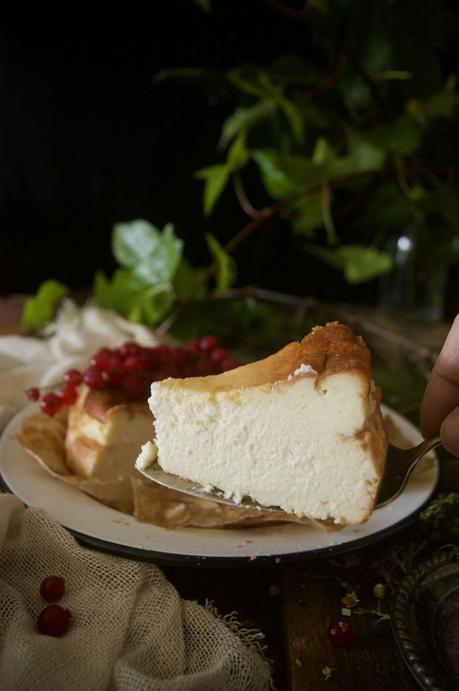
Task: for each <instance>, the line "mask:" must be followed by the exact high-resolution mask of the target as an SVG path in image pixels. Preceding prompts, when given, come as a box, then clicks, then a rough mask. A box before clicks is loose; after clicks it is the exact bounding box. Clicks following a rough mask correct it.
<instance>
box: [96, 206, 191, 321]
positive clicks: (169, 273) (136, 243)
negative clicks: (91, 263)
mask: <svg viewBox="0 0 459 691" xmlns="http://www.w3.org/2000/svg"><path fill="white" fill-rule="evenodd" d="M112 249H113V254H114V256H115V258H116V259H117V261H118V262H119V264H121V267H122V268H120V269H117V270H116V271H115V272H114V274H113V276H112V277H111V279H108V278H107V277H106V276H105V275H104V274H103V273H102V272H100V271H99V272H97V274H96V276H95V279H94V287H93V294H94V299H95V302H96V304H97V305H99V306H100V307H104V308H106V309H113V310H115V311H117V312H119V313H120V314H122V315H123V316H124V317H126V318H127V319H129V320H131V321H135V322H142V323H144V324H148V325H149V326H155V325H156V324H158V323H159V322H161V320H162V319H164V317H165V316H166V315H167V314H168V313H169V312H170V310H171V308H172V306H173V304H174V302H175V300H176V297H177V293H176V288H175V284H174V281H175V280H176V276H177V273H178V269H179V266H180V265H181V264H180V262H181V259H182V253H183V242H182V240H180V239H179V238H177V237H176V235H175V232H174V227H173V225H172V224H171V223H168V224H167V225H166V226H164V228H163V230H162V231H160V230H158V228H156V227H155V226H153V225H152V224H151V223H149V222H148V221H144V220H141V219H140V220H135V221H130V222H129V223H117V224H116V225H115V226H114V228H113V234H112ZM182 266H183V262H182ZM180 273H181V275H180V278H179V280H178V282H177V283H178V285H179V288H180V290H181V291H182V292H183V291H184V290H185V287H184V286H185V285H188V286H189V285H190V281H191V280H192V279H191V278H190V276H189V275H188V276H186V277H184V269H183V268H182V269H181V272H180Z"/></svg>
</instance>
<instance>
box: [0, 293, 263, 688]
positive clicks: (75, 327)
mask: <svg viewBox="0 0 459 691" xmlns="http://www.w3.org/2000/svg"><path fill="white" fill-rule="evenodd" d="M133 338H135V339H136V340H138V341H139V342H141V343H145V344H152V343H154V337H153V336H152V335H151V334H150V332H148V331H147V330H146V329H144V328H143V327H141V326H135V325H132V324H129V323H127V322H125V321H124V320H122V319H120V318H118V317H116V316H115V315H113V314H112V313H109V312H102V311H101V310H96V309H92V308H86V309H84V310H79V309H77V308H75V307H74V306H72V305H70V304H69V305H67V306H66V308H65V309H64V311H63V312H62V313H61V315H60V318H59V320H58V321H57V323H56V325H55V326H54V331H53V333H51V334H50V336H49V338H48V339H46V340H38V339H33V338H23V337H16V336H5V337H2V338H0V425H3V424H5V422H6V421H7V420H8V419H9V417H10V416H11V415H12V414H13V413H14V412H16V411H17V410H18V409H19V408H20V407H22V406H23V405H24V403H25V398H24V393H23V392H24V389H25V388H27V387H29V386H32V385H42V386H43V385H45V384H50V383H53V382H55V381H58V380H59V379H60V378H61V376H62V374H63V372H65V370H67V369H69V368H70V367H84V366H85V363H86V362H87V358H88V357H89V356H90V355H91V354H92V353H93V352H94V351H95V350H96V349H97V348H98V347H100V346H102V345H108V346H117V345H120V344H121V343H123V342H124V341H126V340H130V339H133ZM53 574H56V575H61V576H63V577H64V578H65V580H66V593H65V595H64V599H63V601H62V605H63V606H65V607H67V608H68V609H69V610H70V611H71V613H72V617H73V618H72V622H71V627H70V629H69V631H68V633H67V634H66V635H64V636H63V637H62V638H54V637H51V636H45V635H41V634H39V633H38V632H37V629H36V621H37V616H38V613H39V612H40V610H41V609H42V607H43V606H44V604H45V603H43V601H42V600H41V598H40V595H39V587H40V583H41V581H42V580H43V578H45V577H46V576H49V575H53ZM203 596H205V594H204V593H203ZM249 638H250V637H249ZM256 638H257V636H255V639H256ZM255 648H256V646H255V647H252V646H251V645H250V644H249V643H248V641H244V642H243V641H242V640H241V638H240V637H239V636H238V635H237V634H236V633H234V632H233V631H232V630H230V629H229V628H228V627H227V626H226V625H225V623H224V622H223V621H222V620H220V619H218V618H217V617H216V616H214V614H212V613H211V612H209V611H208V610H207V609H206V608H204V607H202V606H200V605H198V604H197V603H195V602H189V601H185V600H182V599H181V598H180V597H179V595H178V593H177V592H176V590H175V589H174V588H173V586H172V585H171V584H170V583H169V582H168V581H167V580H166V579H165V577H164V576H163V574H162V572H161V571H160V569H159V568H157V567H156V566H154V565H150V564H148V565H147V564H144V563H138V562H135V561H132V560H127V559H122V558H117V557H113V556H109V555H106V554H99V553H98V552H95V551H92V550H87V549H85V548H83V547H81V546H80V545H79V544H78V543H77V542H76V541H75V540H74V538H72V537H71V536H70V535H69V534H68V533H67V531H66V530H64V529H63V528H62V527H61V526H59V525H58V524H57V523H56V522H55V521H54V520H53V519H51V518H50V517H49V516H48V515H47V514H46V512H44V511H42V510H38V509H34V508H25V507H24V506H23V505H22V503H21V502H20V501H19V500H18V499H16V498H15V497H13V496H9V495H6V494H4V495H1V494H0V689H1V690H2V691H54V690H55V691H73V690H75V691H76V690H78V691H80V690H83V691H93V690H96V689H97V690H99V689H100V690H102V689H119V690H123V691H124V690H125V691H128V690H129V691H147V690H148V691H150V690H161V691H163V690H164V691H166V690H167V691H169V690H170V691H172V690H174V691H175V690H176V689H177V690H178V689H180V690H183V691H185V690H186V691H188V690H190V691H191V690H193V691H195V690H196V691H207V690H209V691H220V690H222V691H223V690H225V691H226V690H228V691H230V690H234V691H239V690H242V689H244V690H245V689H247V690H248V691H251V690H252V689H253V690H254V691H255V689H257V690H258V689H267V688H269V687H270V669H269V664H268V663H267V662H266V661H265V660H264V659H263V657H262V656H261V655H260V654H259V653H258V652H257V650H256V649H255Z"/></svg>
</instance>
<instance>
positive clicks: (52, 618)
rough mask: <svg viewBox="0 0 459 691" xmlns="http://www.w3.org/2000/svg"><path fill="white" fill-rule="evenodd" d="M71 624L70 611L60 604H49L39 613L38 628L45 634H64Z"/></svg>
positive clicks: (57, 635)
mask: <svg viewBox="0 0 459 691" xmlns="http://www.w3.org/2000/svg"><path fill="white" fill-rule="evenodd" d="M69 626H70V612H69V611H68V609H64V608H63V607H61V606H60V605H48V606H47V607H45V608H44V609H42V611H41V612H40V614H39V615H38V621H37V628H38V630H39V632H40V633H43V634H45V636H56V637H59V636H63V635H64V633H67V631H68V630H69Z"/></svg>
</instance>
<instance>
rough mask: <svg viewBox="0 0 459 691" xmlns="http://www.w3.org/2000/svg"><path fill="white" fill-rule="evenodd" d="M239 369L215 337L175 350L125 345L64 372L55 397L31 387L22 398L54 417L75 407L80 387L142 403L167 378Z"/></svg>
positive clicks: (235, 361) (52, 393) (202, 339)
mask: <svg viewBox="0 0 459 691" xmlns="http://www.w3.org/2000/svg"><path fill="white" fill-rule="evenodd" d="M239 365H240V363H239V362H238V361H237V360H236V359H235V358H233V357H231V355H230V354H229V353H228V351H226V350H225V349H224V348H222V347H221V346H220V342H219V340H218V338H217V337H216V336H204V338H201V339H199V340H197V339H194V340H192V341H190V342H189V343H186V344H185V345H183V346H179V347H177V348H171V347H169V346H167V345H159V346H156V347H154V348H148V347H146V346H141V345H139V344H138V343H131V342H129V343H124V344H123V345H122V346H120V347H119V348H113V349H110V348H101V349H100V350H98V351H97V353H95V354H94V355H93V356H92V358H91V360H90V362H89V367H88V368H87V369H86V370H85V371H84V372H80V371H79V370H76V369H71V370H68V372H66V373H65V374H64V381H63V384H62V387H61V388H60V390H59V391H58V392H57V393H56V392H53V391H50V392H48V393H45V394H43V395H41V393H40V390H39V389H38V388H36V387H33V388H31V389H28V390H27V391H26V395H27V397H28V398H29V400H31V401H40V407H41V410H42V411H43V412H44V413H46V414H47V415H56V414H57V413H58V412H59V411H60V410H61V408H62V407H63V406H66V405H72V404H73V403H75V401H76V398H77V395H78V394H77V389H78V386H79V385H80V384H81V383H84V384H86V385H87V386H88V387H89V388H90V389H102V388H112V389H116V390H118V391H119V392H120V393H121V394H122V395H123V396H124V397H125V398H129V399H142V398H143V399H145V398H147V397H148V394H149V390H150V384H151V383H152V382H153V381H160V380H161V379H167V378H168V377H205V376H207V375H209V374H219V373H220V372H226V371H227V370H230V369H234V368H235V367H238V366H239Z"/></svg>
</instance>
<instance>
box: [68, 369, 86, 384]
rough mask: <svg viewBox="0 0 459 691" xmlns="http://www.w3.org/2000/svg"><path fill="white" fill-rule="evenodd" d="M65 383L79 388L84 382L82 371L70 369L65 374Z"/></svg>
mask: <svg viewBox="0 0 459 691" xmlns="http://www.w3.org/2000/svg"><path fill="white" fill-rule="evenodd" d="M64 381H65V382H66V383H67V384H73V385H74V386H78V384H81V382H82V381H83V375H82V373H81V372H80V370H77V369H69V370H67V372H66V373H65V374H64Z"/></svg>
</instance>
